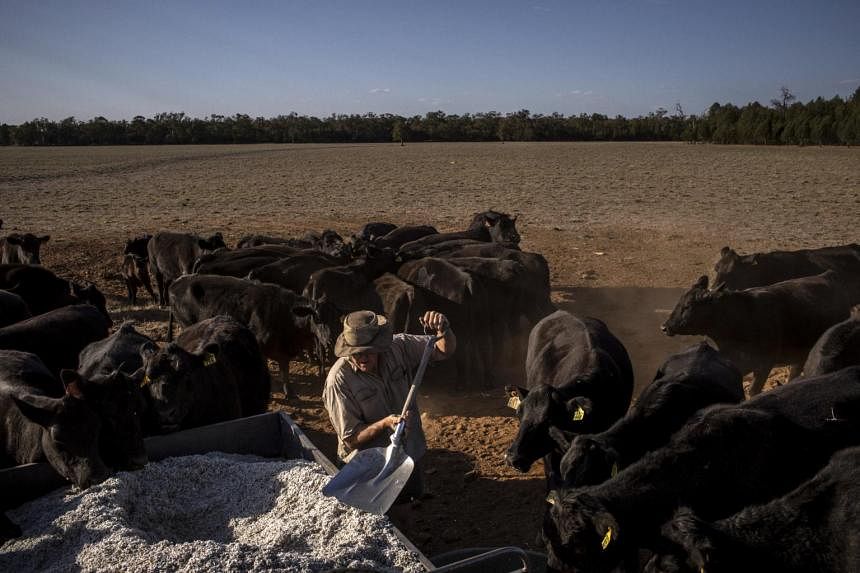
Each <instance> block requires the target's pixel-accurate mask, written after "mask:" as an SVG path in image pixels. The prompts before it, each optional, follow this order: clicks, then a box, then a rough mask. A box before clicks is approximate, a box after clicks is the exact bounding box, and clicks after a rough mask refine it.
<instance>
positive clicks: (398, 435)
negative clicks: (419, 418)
mask: <svg viewBox="0 0 860 573" xmlns="http://www.w3.org/2000/svg"><path fill="white" fill-rule="evenodd" d="M443 336H444V334H443V335H440V336H434V337H432V338H430V339H429V340H428V341H427V345H426V346H425V347H424V354H422V355H421V362H420V363H419V365H418V370H417V371H416V372H415V378H414V379H413V380H412V387H410V388H409V394H408V395H407V396H406V403H405V404H403V411H402V412H401V414H400V417H401V420H400V422H399V423H398V424H397V427H396V428H395V430H394V433H393V434H392V435H391V445H390V446H388V447H387V448H367V449H366V450H360V451H358V452H356V454H355V456H353V458H352V459H351V460H349V462H348V463H347V464H346V465H345V466H343V467H342V468H341V469H340V471H339V472H338V473H337V474H335V475H334V477H332V478H331V480H330V481H329V482H328V484H326V486H325V487H323V489H322V492H323V495H326V496H329V497H336V498H337V499H339V500H340V501H342V502H343V503H345V504H347V505H351V506H353V507H357V508H359V509H363V510H364V511H369V512H370V513H376V514H378V515H383V514H384V513H385V512H386V511H388V509H389V508H390V507H391V504H393V503H394V500H395V499H397V496H398V495H399V494H400V492H401V490H402V489H403V487H404V486H405V485H406V482H407V481H408V480H409V476H411V475H412V470H413V468H414V467H415V461H414V460H413V459H412V458H411V457H409V455H408V454H407V453H406V452H405V451H404V450H403V445H402V444H401V440H402V439H403V433H404V431H405V429H406V420H403V419H402V418H403V416H405V415H406V411H407V410H409V407H410V406H411V405H412V400H413V397H414V396H415V390H416V389H417V388H418V386H419V385H420V384H421V379H422V378H423V377H424V371H425V370H426V369H427V363H428V362H429V361H430V355H431V354H432V353H433V347H434V346H435V345H436V342H437V341H438V340H440V339H441V338H442V337H443Z"/></svg>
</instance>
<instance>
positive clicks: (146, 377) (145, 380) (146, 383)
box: [140, 374, 152, 388]
mask: <svg viewBox="0 0 860 573" xmlns="http://www.w3.org/2000/svg"><path fill="white" fill-rule="evenodd" d="M150 382H152V380H150V379H149V375H148V374H144V375H143V381H141V383H140V387H141V388H143V387H144V386H149V383H150Z"/></svg>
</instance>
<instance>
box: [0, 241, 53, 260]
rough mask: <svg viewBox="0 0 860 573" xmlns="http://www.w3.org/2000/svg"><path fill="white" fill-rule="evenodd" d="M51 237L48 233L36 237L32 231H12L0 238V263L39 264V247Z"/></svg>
mask: <svg viewBox="0 0 860 573" xmlns="http://www.w3.org/2000/svg"><path fill="white" fill-rule="evenodd" d="M50 239H51V236H50V235H43V236H41V237H37V236H36V235H34V234H32V233H12V234H11V235H6V236H5V237H3V238H0V263H3V264H15V263H20V264H23V265H41V264H42V259H41V257H40V256H39V249H40V248H41V247H42V244H43V243H47V242H48V241H49V240H50Z"/></svg>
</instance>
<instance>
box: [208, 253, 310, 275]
mask: <svg viewBox="0 0 860 573" xmlns="http://www.w3.org/2000/svg"><path fill="white" fill-rule="evenodd" d="M303 252H306V251H303V250H300V249H297V248H296V247H290V246H287V245H259V246H256V247H245V248H242V249H236V250H234V251H229V250H226V249H222V250H220V251H217V252H214V253H208V254H205V255H201V256H200V257H198V258H197V260H196V261H195V262H194V266H193V268H192V270H193V272H194V273H195V274H198V275H221V276H225V277H236V278H242V277H244V276H247V275H248V273H250V272H251V271H253V270H254V269H258V268H260V267H263V266H266V265H268V264H271V263H273V262H276V261H280V260H282V259H285V258H288V257H292V256H293V255H296V254H298V253H303Z"/></svg>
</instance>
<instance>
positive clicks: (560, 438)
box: [549, 426, 573, 452]
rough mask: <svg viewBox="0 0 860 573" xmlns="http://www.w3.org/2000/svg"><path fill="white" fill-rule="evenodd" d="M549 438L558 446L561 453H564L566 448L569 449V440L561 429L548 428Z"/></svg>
mask: <svg viewBox="0 0 860 573" xmlns="http://www.w3.org/2000/svg"><path fill="white" fill-rule="evenodd" d="M571 435H573V434H571ZM549 437H550V438H552V441H553V442H555V443H556V445H558V447H559V448H560V449H561V451H563V452H566V451H567V450H568V448H570V442H571V440H570V439H568V436H567V435H565V432H564V431H562V430H561V428H557V427H556V426H550V428H549Z"/></svg>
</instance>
